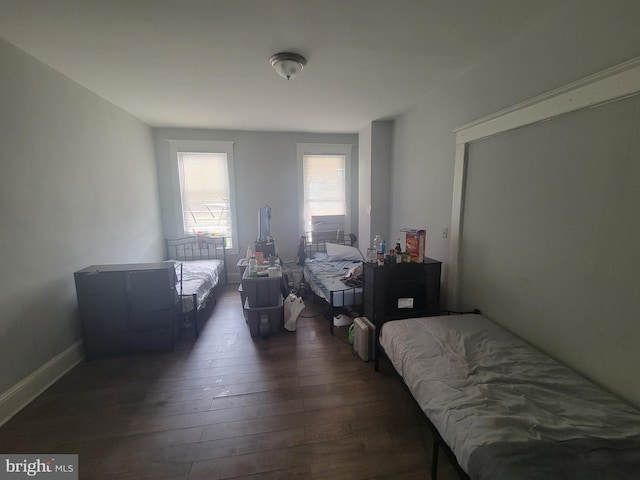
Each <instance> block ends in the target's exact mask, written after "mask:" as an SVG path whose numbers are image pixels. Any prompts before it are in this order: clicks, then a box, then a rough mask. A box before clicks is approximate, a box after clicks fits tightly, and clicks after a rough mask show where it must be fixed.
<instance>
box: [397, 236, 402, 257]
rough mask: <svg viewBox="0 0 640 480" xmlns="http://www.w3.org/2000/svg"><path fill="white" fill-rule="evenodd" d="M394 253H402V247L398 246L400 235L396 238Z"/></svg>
mask: <svg viewBox="0 0 640 480" xmlns="http://www.w3.org/2000/svg"><path fill="white" fill-rule="evenodd" d="M396 253H397V254H400V253H402V247H401V246H400V237H398V239H397V240H396Z"/></svg>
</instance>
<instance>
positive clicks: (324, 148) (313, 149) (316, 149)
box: [296, 143, 353, 236]
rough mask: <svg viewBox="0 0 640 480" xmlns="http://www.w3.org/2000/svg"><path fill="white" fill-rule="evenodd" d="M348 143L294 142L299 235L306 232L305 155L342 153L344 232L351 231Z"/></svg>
mask: <svg viewBox="0 0 640 480" xmlns="http://www.w3.org/2000/svg"><path fill="white" fill-rule="evenodd" d="M352 149H353V145H350V144H324V143H296V159H297V166H298V230H299V236H302V235H304V234H306V233H307V230H306V228H305V221H304V157H305V155H344V157H345V164H344V169H345V172H344V175H345V179H344V180H345V187H344V188H345V192H344V194H345V202H346V212H345V220H344V224H345V233H351V150H352Z"/></svg>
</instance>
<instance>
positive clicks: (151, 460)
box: [0, 285, 457, 480]
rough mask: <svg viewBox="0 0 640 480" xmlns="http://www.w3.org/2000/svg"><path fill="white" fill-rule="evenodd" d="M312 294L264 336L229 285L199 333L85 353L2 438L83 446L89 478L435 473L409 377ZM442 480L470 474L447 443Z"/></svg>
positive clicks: (84, 473) (20, 444)
mask: <svg viewBox="0 0 640 480" xmlns="http://www.w3.org/2000/svg"><path fill="white" fill-rule="evenodd" d="M306 303H307V308H306V309H305V310H304V311H303V312H302V315H301V317H300V318H299V319H298V329H297V331H296V332H295V333H291V332H282V333H280V334H277V335H272V336H270V337H269V338H267V339H262V338H256V339H252V338H251V336H250V335H249V329H248V327H247V325H246V323H245V320H244V317H243V313H242V308H241V303H240V298H239V294H238V292H237V285H229V286H226V287H224V289H223V290H222V291H221V292H220V294H219V295H218V301H217V304H216V305H215V306H213V308H210V309H208V310H207V311H206V312H208V313H206V314H205V316H206V315H209V318H208V319H207V320H206V322H203V324H202V326H201V335H200V338H198V339H197V340H195V339H194V337H193V334H192V333H191V332H185V334H184V335H183V338H182V339H181V340H180V341H179V342H178V344H177V346H176V349H175V351H173V352H158V353H148V354H140V355H131V356H126V357H119V358H109V359H100V360H93V361H90V362H83V363H81V364H79V365H78V366H77V367H75V368H74V369H73V370H72V371H70V372H69V373H68V374H67V375H65V376H64V377H63V378H62V379H60V380H59V381H58V382H56V383H55V384H54V385H53V386H52V387H50V388H49V389H48V390H47V391H46V392H45V393H43V394H42V395H40V396H39V397H38V398H37V399H36V400H35V401H33V402H32V403H31V404H30V405H29V406H27V407H26V408H25V409H23V410H22V411H21V412H20V413H18V414H17V415H16V416H15V417H14V418H13V419H11V420H10V421H9V422H7V423H6V424H5V425H3V426H2V427H1V428H0V451H1V452H3V453H77V454H78V455H79V463H80V478H82V479H154V480H174V479H192V480H196V479H217V478H246V479H285V478H286V479H288V478H300V479H307V478H309V479H342V478H345V479H363V478H378V479H382V478H389V479H413V478H429V471H430V457H431V444H432V443H431V442H432V437H431V433H430V432H429V430H428V427H427V426H426V423H425V421H424V419H423V418H422V416H421V412H420V411H419V409H418V408H417V406H416V405H415V403H414V402H413V400H412V399H411V397H410V395H409V393H408V392H407V390H406V389H405V388H404V387H403V385H402V383H401V381H400V380H399V378H398V377H397V376H395V375H394V374H393V373H392V372H391V369H390V367H388V365H386V364H385V363H384V362H383V363H382V365H381V372H378V373H377V372H374V370H373V365H372V363H371V362H369V363H364V362H362V361H361V360H360V359H359V357H358V356H357V355H355V354H354V353H352V350H351V347H350V346H349V345H348V344H347V343H346V341H345V338H346V327H343V328H337V329H336V331H337V335H336V336H334V337H332V336H330V335H329V328H328V324H327V321H326V320H325V319H324V318H323V317H322V315H321V308H320V307H319V306H318V305H314V304H313V303H311V302H310V301H307V302H306ZM314 314H319V315H315V316H314ZM438 479H439V480H453V479H457V476H456V474H455V472H454V470H453V468H452V467H451V465H450V464H449V463H448V461H447V459H446V457H445V455H440V467H439V473H438Z"/></svg>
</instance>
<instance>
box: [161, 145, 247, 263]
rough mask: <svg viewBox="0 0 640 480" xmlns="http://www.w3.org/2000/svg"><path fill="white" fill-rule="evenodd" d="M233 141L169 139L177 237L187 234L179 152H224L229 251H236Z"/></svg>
mask: <svg viewBox="0 0 640 480" xmlns="http://www.w3.org/2000/svg"><path fill="white" fill-rule="evenodd" d="M233 146H234V142H230V141H218V140H169V155H170V158H171V172H172V177H173V181H172V184H173V208H174V212H173V217H174V221H175V233H176V236H177V237H184V236H187V235H188V234H187V233H186V232H185V231H184V221H183V216H182V192H181V190H180V169H179V159H178V154H179V153H214V154H215V153H224V154H226V156H227V173H228V182H229V212H230V216H231V248H230V249H229V250H228V252H229V253H232V254H233V253H238V251H239V247H238V221H237V217H236V205H237V203H236V188H235V185H236V181H235V168H234V164H235V161H234V156H233Z"/></svg>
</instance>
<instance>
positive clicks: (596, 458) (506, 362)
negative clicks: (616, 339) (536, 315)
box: [378, 314, 640, 480]
mask: <svg viewBox="0 0 640 480" xmlns="http://www.w3.org/2000/svg"><path fill="white" fill-rule="evenodd" d="M378 328H379V329H380V336H379V347H380V348H381V349H382V351H383V353H384V354H385V355H386V356H387V357H388V359H389V360H390V362H391V364H392V365H393V367H394V369H395V370H396V371H397V372H398V373H399V374H400V376H401V377H402V379H403V380H404V383H405V384H406V386H407V387H408V389H409V391H410V392H411V394H412V395H413V397H414V399H415V400H416V402H417V403H418V405H419V406H420V408H421V409H422V411H423V412H424V414H425V415H426V417H427V420H428V421H429V422H430V424H431V426H432V427H433V430H434V434H435V437H436V439H437V441H436V442H434V457H433V470H432V478H436V469H437V453H438V444H440V446H441V447H443V448H444V449H445V451H447V452H448V453H452V454H453V456H454V457H455V458H454V460H455V462H457V465H456V467H457V468H458V470H459V473H460V474H461V476H462V477H463V478H470V479H472V480H485V479H487V480H488V479H491V480H514V479H518V480H529V479H531V480H534V479H536V480H537V479H540V480H542V479H544V480H548V479H567V478H579V479H581V480H595V479H611V480H614V479H615V480H627V479H628V480H631V479H638V478H640V411H639V410H637V409H635V408H634V407H632V406H630V405H628V404H627V403H625V402H623V401H622V400H620V399H619V398H617V397H615V396H614V395H612V394H610V393H608V392H606V391H605V390H603V389H601V388H599V387H597V386H596V385H595V384H593V383H591V382H590V381H588V380H587V379H585V378H584V377H582V376H580V375H578V374H577V373H575V372H574V371H572V370H571V369H569V368H568V367H566V366H564V365H562V364H560V363H558V362H557V361H555V360H553V359H551V358H550V357H549V356H547V355H545V354H543V353H542V352H540V351H539V350H537V349H536V348H534V347H533V346H531V345H529V344H528V343H526V342H524V341H523V340H521V339H519V338H518V337H516V336H514V335H513V334H511V333H510V332H508V331H507V330H505V329H504V328H502V327H500V326H499V325H497V324H496V323H494V322H492V321H491V320H489V319H487V318H485V317H483V316H481V315H476V314H469V315H444V316H439V317H424V318H412V319H406V320H396V321H389V322H386V323H384V324H383V325H379V326H378ZM380 353H381V352H379V354H380Z"/></svg>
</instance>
